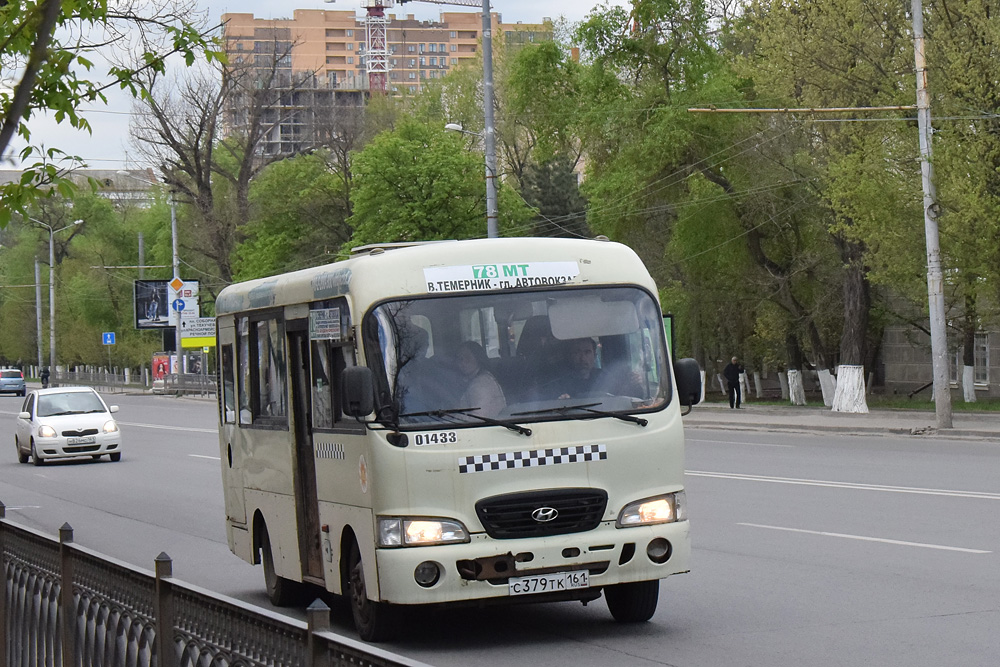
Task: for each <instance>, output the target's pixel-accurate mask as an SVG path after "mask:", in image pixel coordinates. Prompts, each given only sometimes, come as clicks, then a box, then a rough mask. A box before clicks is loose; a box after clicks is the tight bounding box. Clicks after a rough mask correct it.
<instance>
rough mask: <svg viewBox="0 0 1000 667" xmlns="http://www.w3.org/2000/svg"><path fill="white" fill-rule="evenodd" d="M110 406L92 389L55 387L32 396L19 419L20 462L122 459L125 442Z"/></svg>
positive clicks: (16, 440)
mask: <svg viewBox="0 0 1000 667" xmlns="http://www.w3.org/2000/svg"><path fill="white" fill-rule="evenodd" d="M115 412H118V406H117V405H112V406H110V407H109V406H108V405H107V404H106V403H105V402H104V399H102V398H101V397H100V396H99V395H98V393H97V392H96V391H94V390H93V389H91V388H90V387H53V388H51V389H36V390H34V391H32V392H31V393H30V394H28V397H27V398H26V399H24V405H23V406H22V407H21V413H20V414H19V415H18V416H17V425H16V428H15V431H14V445H15V446H16V447H17V460H18V461H20V462H21V463H27V462H28V458H29V457H30V458H31V462H32V463H34V464H35V465H41V464H42V463H44V462H45V461H50V460H53V459H65V458H73V457H77V456H92V457H94V458H95V459H99V458H101V456H103V455H104V454H107V455H108V456H109V457H110V458H111V460H112V461H120V460H121V458H122V452H121V447H122V438H121V431H120V430H119V429H118V423H117V422H116V421H115V419H114V417H112V416H111V415H112V413H115Z"/></svg>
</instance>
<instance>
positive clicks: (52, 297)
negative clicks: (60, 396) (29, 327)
mask: <svg viewBox="0 0 1000 667" xmlns="http://www.w3.org/2000/svg"><path fill="white" fill-rule="evenodd" d="M28 220H30V221H31V222H33V223H35V224H36V225H41V226H42V227H45V229H47V230H49V371H50V372H52V373H55V372H56V251H55V236H56V234H57V233H59V232H61V231H63V230H66V229H70V228H71V227H73V226H75V225H79V224H80V223H81V222H83V220H74V221H73V222H71V223H70V224H68V225H66V226H65V227H60V228H59V229H52V225H47V224H45V223H44V222H42V221H41V220H36V219H34V218H28Z"/></svg>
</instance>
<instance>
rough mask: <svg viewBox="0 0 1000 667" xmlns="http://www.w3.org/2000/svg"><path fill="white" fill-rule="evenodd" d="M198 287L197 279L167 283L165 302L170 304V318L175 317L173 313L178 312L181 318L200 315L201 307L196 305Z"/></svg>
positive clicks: (185, 318)
mask: <svg viewBox="0 0 1000 667" xmlns="http://www.w3.org/2000/svg"><path fill="white" fill-rule="evenodd" d="M198 287H199V283H198V281H197V280H172V281H170V283H169V284H168V285H167V303H169V304H170V313H171V315H170V316H171V319H173V318H175V317H177V316H176V315H175V313H180V314H181V319H182V320H187V319H191V318H197V317H200V316H201V309H200V308H199V307H198Z"/></svg>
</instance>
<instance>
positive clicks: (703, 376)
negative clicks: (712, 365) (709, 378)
mask: <svg viewBox="0 0 1000 667" xmlns="http://www.w3.org/2000/svg"><path fill="white" fill-rule="evenodd" d="M698 372H699V373H701V399H700V400H699V401H698V402H699V403H704V402H705V371H698Z"/></svg>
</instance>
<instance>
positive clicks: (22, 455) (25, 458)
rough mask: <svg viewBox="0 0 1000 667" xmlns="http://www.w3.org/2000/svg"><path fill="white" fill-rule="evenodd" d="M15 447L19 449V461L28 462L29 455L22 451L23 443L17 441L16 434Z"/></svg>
mask: <svg viewBox="0 0 1000 667" xmlns="http://www.w3.org/2000/svg"><path fill="white" fill-rule="evenodd" d="M14 448H15V449H16V450H17V462H18V463H27V462H28V455H27V454H25V453H24V452H22V451H21V443H19V442H18V441H17V436H16V435H15V436H14Z"/></svg>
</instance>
